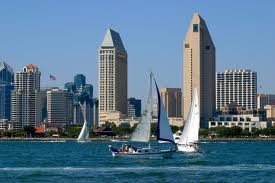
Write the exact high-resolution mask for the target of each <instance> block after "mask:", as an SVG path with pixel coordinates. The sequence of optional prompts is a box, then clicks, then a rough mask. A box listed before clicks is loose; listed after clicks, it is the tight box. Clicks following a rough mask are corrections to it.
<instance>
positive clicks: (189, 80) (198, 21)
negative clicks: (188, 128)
mask: <svg viewBox="0 0 275 183" xmlns="http://www.w3.org/2000/svg"><path fill="white" fill-rule="evenodd" d="M183 53H184V58H183V61H184V64H183V71H184V72H183V105H184V107H183V111H184V113H183V116H184V120H186V119H187V117H188V113H189V110H190V106H191V102H192V94H193V89H194V87H196V88H197V91H198V98H199V104H200V117H201V121H200V127H201V128H207V127H208V120H209V118H210V117H212V116H213V114H214V112H215V109H216V106H215V100H216V93H215V88H216V87H215V73H216V54H215V45H214V43H213V41H212V38H211V36H210V33H209V31H208V28H207V25H206V23H205V20H204V19H203V18H202V17H201V16H200V15H199V14H198V13H195V14H194V16H193V19H192V22H191V24H190V26H189V29H188V32H187V34H186V37H185V40H184V45H183Z"/></svg>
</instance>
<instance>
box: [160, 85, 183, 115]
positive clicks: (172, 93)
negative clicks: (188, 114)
mask: <svg viewBox="0 0 275 183" xmlns="http://www.w3.org/2000/svg"><path fill="white" fill-rule="evenodd" d="M160 97H161V100H162V102H163V105H164V108H165V110H166V112H167V115H168V117H181V112H182V111H181V97H182V94H181V89H180V88H161V89H160Z"/></svg>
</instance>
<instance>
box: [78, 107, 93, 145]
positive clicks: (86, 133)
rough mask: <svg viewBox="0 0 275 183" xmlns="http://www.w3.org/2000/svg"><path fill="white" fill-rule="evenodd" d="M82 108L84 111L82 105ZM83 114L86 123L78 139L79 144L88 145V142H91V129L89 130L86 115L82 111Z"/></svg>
mask: <svg viewBox="0 0 275 183" xmlns="http://www.w3.org/2000/svg"><path fill="white" fill-rule="evenodd" d="M80 108H81V110H82V105H81V104H80ZM82 114H83V118H84V123H83V126H82V129H81V132H80V134H79V136H78V138H77V142H79V143H86V142H89V141H90V140H89V128H88V123H87V120H86V115H85V114H84V112H83V111H82Z"/></svg>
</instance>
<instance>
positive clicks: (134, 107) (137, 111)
mask: <svg viewBox="0 0 275 183" xmlns="http://www.w3.org/2000/svg"><path fill="white" fill-rule="evenodd" d="M127 111H128V115H127V116H128V117H140V116H141V100H140V99H136V98H128V109H127Z"/></svg>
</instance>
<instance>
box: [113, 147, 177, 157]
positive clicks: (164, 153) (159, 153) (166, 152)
mask: <svg viewBox="0 0 275 183" xmlns="http://www.w3.org/2000/svg"><path fill="white" fill-rule="evenodd" d="M175 152H176V149H172V148H169V149H154V148H139V149H137V150H136V151H133V152H114V151H112V156H113V157H126V158H140V159H161V158H171V157H172V155H173V154H174V153H175Z"/></svg>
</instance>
